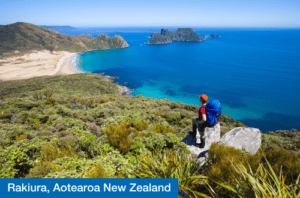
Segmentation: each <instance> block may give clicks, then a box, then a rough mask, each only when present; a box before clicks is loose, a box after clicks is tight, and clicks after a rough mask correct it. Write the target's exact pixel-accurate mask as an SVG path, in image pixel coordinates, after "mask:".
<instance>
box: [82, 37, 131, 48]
mask: <svg viewBox="0 0 300 198" xmlns="http://www.w3.org/2000/svg"><path fill="white" fill-rule="evenodd" d="M86 46H87V47H88V48H89V49H96V50H103V49H116V48H125V47H128V46H129V45H128V43H127V42H126V41H125V39H124V38H123V37H121V36H119V35H116V36H114V37H109V36H107V35H105V34H100V35H99V36H97V38H95V39H93V40H91V41H89V42H88V43H87V44H86Z"/></svg>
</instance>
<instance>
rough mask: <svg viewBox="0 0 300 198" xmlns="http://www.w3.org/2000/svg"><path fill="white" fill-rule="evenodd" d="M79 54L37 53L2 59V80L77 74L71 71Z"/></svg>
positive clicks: (0, 65) (63, 52)
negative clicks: (73, 60) (75, 57)
mask: <svg viewBox="0 0 300 198" xmlns="http://www.w3.org/2000/svg"><path fill="white" fill-rule="evenodd" d="M76 54H77V53H70V52H67V51H58V52H56V51H54V52H53V53H50V51H47V50H44V51H36V52H32V53H28V54H25V55H22V56H14V57H7V58H3V59H0V80H4V81H6V80H20V79H28V78H32V77H38V76H53V75H56V74H57V73H58V72H59V73H60V74H75V73H76V72H74V71H72V70H71V69H70V64H71V62H72V58H73V57H74V56H75V55H76Z"/></svg>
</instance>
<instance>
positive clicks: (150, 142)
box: [143, 131, 166, 151]
mask: <svg viewBox="0 0 300 198" xmlns="http://www.w3.org/2000/svg"><path fill="white" fill-rule="evenodd" d="M143 142H144V144H145V147H146V148H147V149H149V150H150V151H155V150H161V149H163V148H165V147H166V141H165V140H164V136H163V135H162V134H160V133H155V132H153V131H149V132H147V133H146V134H145V135H144V137H143Z"/></svg>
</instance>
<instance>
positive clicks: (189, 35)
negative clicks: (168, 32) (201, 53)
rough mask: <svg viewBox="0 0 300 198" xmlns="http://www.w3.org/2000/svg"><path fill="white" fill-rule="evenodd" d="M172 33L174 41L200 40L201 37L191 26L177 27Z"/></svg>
mask: <svg viewBox="0 0 300 198" xmlns="http://www.w3.org/2000/svg"><path fill="white" fill-rule="evenodd" d="M174 35H175V40H176V41H198V42H199V41H201V37H200V36H199V35H198V34H197V33H196V32H195V31H194V30H193V29H192V28H178V29H177V30H176V31H175V32H174Z"/></svg>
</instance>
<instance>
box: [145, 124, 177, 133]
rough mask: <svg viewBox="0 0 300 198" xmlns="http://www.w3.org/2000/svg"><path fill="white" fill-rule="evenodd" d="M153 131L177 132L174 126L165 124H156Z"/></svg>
mask: <svg viewBox="0 0 300 198" xmlns="http://www.w3.org/2000/svg"><path fill="white" fill-rule="evenodd" d="M151 130H152V131H154V132H156V133H161V134H165V133H173V134H176V131H175V130H174V129H173V128H172V127H165V125H163V124H160V123H159V124H156V125H154V126H153V127H152V128H151Z"/></svg>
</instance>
